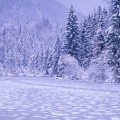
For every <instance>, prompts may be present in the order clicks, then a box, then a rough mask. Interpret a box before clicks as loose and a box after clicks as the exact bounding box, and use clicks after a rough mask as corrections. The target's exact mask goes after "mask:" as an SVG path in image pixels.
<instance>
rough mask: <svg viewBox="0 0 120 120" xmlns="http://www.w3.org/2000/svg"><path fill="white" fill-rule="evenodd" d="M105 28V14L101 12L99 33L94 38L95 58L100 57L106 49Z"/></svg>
mask: <svg viewBox="0 0 120 120" xmlns="http://www.w3.org/2000/svg"><path fill="white" fill-rule="evenodd" d="M104 27H105V21H104V17H103V14H102V12H101V11H100V13H99V22H98V27H97V32H96V35H95V37H94V56H95V57H98V56H99V55H100V54H101V53H102V51H103V50H104V48H105V40H104Z"/></svg>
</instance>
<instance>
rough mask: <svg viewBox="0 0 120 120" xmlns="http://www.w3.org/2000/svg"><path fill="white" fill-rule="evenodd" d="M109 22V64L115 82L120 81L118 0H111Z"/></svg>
mask: <svg viewBox="0 0 120 120" xmlns="http://www.w3.org/2000/svg"><path fill="white" fill-rule="evenodd" d="M111 15H112V16H111V22H112V25H111V26H110V27H109V28H108V30H107V37H106V38H107V43H108V44H107V47H108V52H109V65H110V66H111V68H112V69H113V71H114V73H115V74H114V75H115V76H114V77H115V80H116V82H120V0H111Z"/></svg>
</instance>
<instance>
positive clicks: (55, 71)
mask: <svg viewBox="0 0 120 120" xmlns="http://www.w3.org/2000/svg"><path fill="white" fill-rule="evenodd" d="M61 45H62V44H61V41H60V38H59V36H58V37H57V40H56V43H55V46H54V52H53V73H52V74H53V75H58V61H59V59H60V54H61Z"/></svg>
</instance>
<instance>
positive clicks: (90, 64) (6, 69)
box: [0, 0, 120, 82]
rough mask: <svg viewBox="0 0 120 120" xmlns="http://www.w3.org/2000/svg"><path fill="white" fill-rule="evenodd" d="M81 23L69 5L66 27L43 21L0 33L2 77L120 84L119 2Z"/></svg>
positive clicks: (4, 26)
mask: <svg viewBox="0 0 120 120" xmlns="http://www.w3.org/2000/svg"><path fill="white" fill-rule="evenodd" d="M109 2H110V3H109V10H108V9H106V8H102V7H101V6H99V7H98V9H94V11H93V12H92V13H90V14H89V15H88V16H87V17H85V18H84V20H82V21H81V22H80V23H79V22H78V21H79V20H78V17H77V15H76V11H75V10H74V6H72V5H71V7H70V10H69V13H68V17H67V20H66V26H62V25H59V23H52V22H51V21H50V20H49V18H43V19H41V20H40V21H39V22H36V23H35V24H32V23H29V22H27V23H26V24H21V23H20V22H19V21H18V22H17V23H16V24H14V25H11V24H10V25H9V24H7V25H3V26H2V27H1V28H0V74H1V75H18V76H19V75H25V76H30V75H32V76H41V75H46V76H56V77H69V78H71V79H80V80H85V81H96V82H120V0H110V1H109Z"/></svg>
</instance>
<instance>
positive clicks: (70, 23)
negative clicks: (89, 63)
mask: <svg viewBox="0 0 120 120" xmlns="http://www.w3.org/2000/svg"><path fill="white" fill-rule="evenodd" d="M64 51H65V53H67V54H70V55H71V56H73V57H75V58H77V56H78V53H79V27H78V23H77V16H76V15H75V10H74V8H73V5H72V6H71V8H70V11H69V14H68V19H67V25H66V41H65V44H64Z"/></svg>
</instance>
